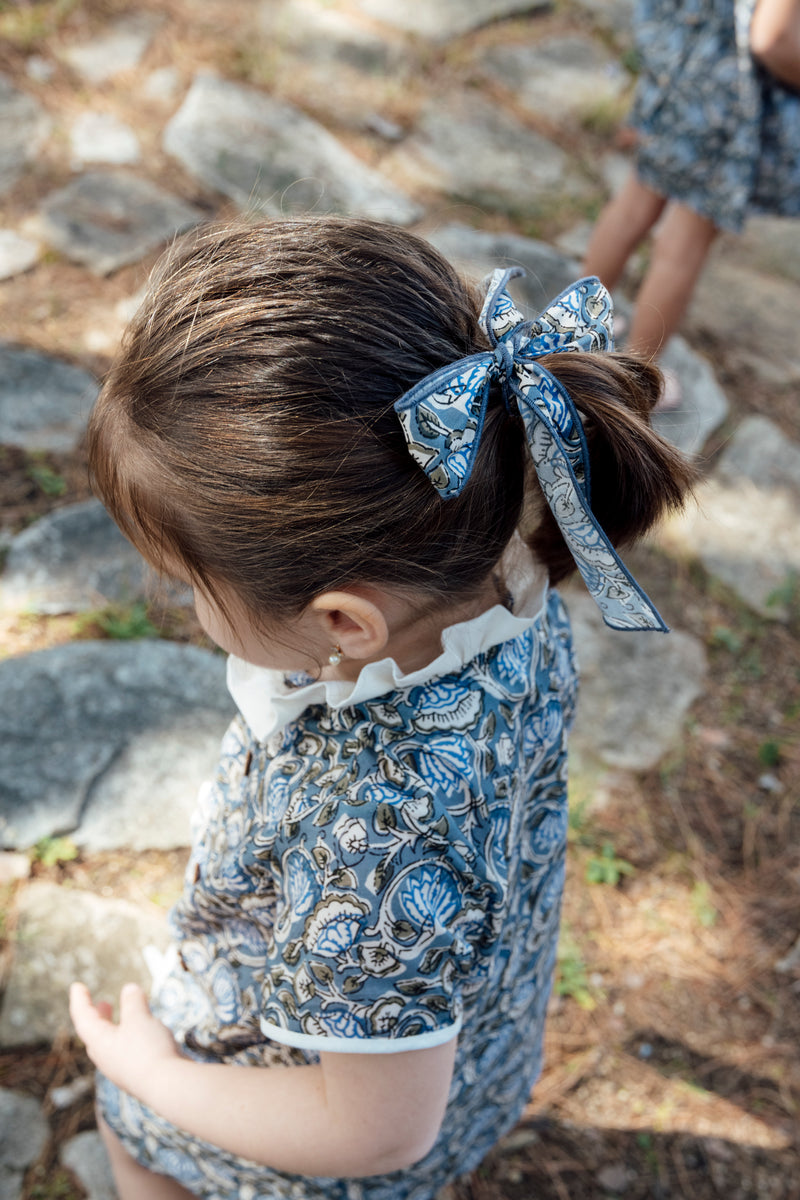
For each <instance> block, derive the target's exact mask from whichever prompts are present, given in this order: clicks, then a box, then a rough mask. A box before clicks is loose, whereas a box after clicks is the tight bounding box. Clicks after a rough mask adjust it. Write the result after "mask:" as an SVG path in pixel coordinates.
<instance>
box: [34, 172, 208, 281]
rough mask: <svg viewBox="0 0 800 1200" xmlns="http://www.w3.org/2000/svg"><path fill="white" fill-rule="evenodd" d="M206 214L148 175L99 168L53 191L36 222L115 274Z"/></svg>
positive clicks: (64, 247)
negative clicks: (151, 179)
mask: <svg viewBox="0 0 800 1200" xmlns="http://www.w3.org/2000/svg"><path fill="white" fill-rule="evenodd" d="M202 216H203V214H202V213H201V212H200V210H199V209H197V208H195V207H194V206H193V205H190V204H186V203H185V201H183V200H178V199H177V198H176V197H175V196H171V195H169V193H168V192H165V191H163V190H162V189H161V188H159V187H156V186H155V184H153V183H150V182H148V180H146V179H139V178H137V177H136V176H135V175H129V174H126V173H122V172H117V171H99V170H98V171H90V172H87V173H86V174H85V175H81V176H79V177H78V178H77V179H75V180H73V181H72V183H68V184H67V186H66V187H64V188H61V189H60V190H59V191H57V192H53V193H52V194H51V195H50V196H48V197H47V199H46V200H45V202H44V204H43V205H42V208H41V210H40V212H39V214H38V216H37V217H36V218H34V219H32V221H31V223H30V224H31V227H32V228H33V229H34V230H35V231H36V232H37V233H39V234H40V235H41V237H42V238H43V239H44V240H45V241H47V242H49V244H50V245H51V246H53V247H54V248H55V249H56V250H60V251H61V253H62V254H64V255H66V257H67V258H69V259H71V260H72V261H73V262H77V263H81V264H82V265H83V266H86V267H88V268H89V270H90V271H93V272H94V274H96V275H109V274H110V273H111V272H112V271H116V270H118V269H119V268H120V267H124V266H127V264H128V263H134V262H138V261H139V260H140V259H142V258H144V256H145V255H146V254H148V253H149V252H150V251H151V250H155V248H156V247H157V246H159V245H161V243H162V242H166V241H168V240H169V238H171V237H172V236H173V235H174V234H176V233H180V232H181V231H182V230H185V229H189V228H190V227H191V226H192V225H196V224H197V223H198V222H199V221H200V220H201V219H202Z"/></svg>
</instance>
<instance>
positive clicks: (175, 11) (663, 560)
mask: <svg viewBox="0 0 800 1200" xmlns="http://www.w3.org/2000/svg"><path fill="white" fill-rule="evenodd" d="M206 2H207V7H206V10H205V20H204V23H203V28H202V29H200V30H195V27H194V24H193V21H192V11H193V9H192V4H191V3H189V0H186V2H185V3H183V4H181V3H180V2H179V0H170V2H169V3H166V4H165V5H164V6H163V7H165V8H167V9H168V10H169V11H170V13H171V16H172V20H173V32H174V38H173V41H172V48H173V53H174V55H175V57H176V60H177V61H179V62H180V61H185V60H186V59H188V58H191V60H192V62H193V63H194V64H195V65H200V64H201V63H206V64H208V65H214V66H216V67H218V69H220V70H222V71H223V72H224V73H226V74H228V75H229V76H231V77H233V76H234V75H235V76H237V77H246V78H248V77H249V78H252V77H253V73H254V71H255V67H254V65H253V64H252V62H250V61H249V59H248V53H247V47H246V45H245V44H241V45H238V44H237V43H236V39H235V37H232V36H229V37H227V38H226V39H224V40H223V41H222V42H220V40H219V39H216V38H215V37H214V36H213V22H214V19H215V14H216V19H218V20H219V21H220V27H221V28H229V26H228V24H227V17H226V12H229V9H226V6H225V5H221V4H219V3H216V2H215V0H206ZM124 7H126V6H124V5H122V4H120V3H114V2H112V0H103V2H99V0H98V2H95V3H86V4H83V5H80V6H76V5H75V4H70V3H64V2H63V0H58V2H56V0H51V2H49V3H36V4H34V3H28V4H26V3H16V4H13V5H8V4H5V5H3V4H0V34H3V35H4V36H5V37H6V38H7V40H6V42H5V43H4V45H3V47H2V48H0V69H2V70H5V71H7V72H8V74H9V75H11V77H12V78H14V79H16V80H18V81H19V82H20V84H22V85H24V79H25V74H24V63H25V59H26V57H27V55H28V54H30V53H32V52H35V51H36V48H37V44H38V43H39V41H41V39H42V38H48V37H53V36H56V34H57V33H58V31H59V22H65V21H66V22H68V21H70V20H72V21H73V22H74V23H75V22H77V25H79V26H80V27H82V28H83V27H85V29H87V30H92V29H94V28H96V27H98V26H99V24H100V23H101V22H102V20H103V19H104V17H106V16H107V15H109V14H112V13H118V12H120V11H121V9H122V8H124ZM3 22H5V25H3ZM76 28H77V26H76ZM438 65H439V67H440V68H441V69H442V70H446V68H447V61H446V56H445V57H444V58H443V59H442V61H441V62H440V63H439V64H438ZM255 81H256V82H262V83H263V82H264V80H258V79H256V80H255ZM52 86H53V88H54V89H55V96H56V102H58V100H59V97H60V98H61V99H63V103H64V105H67V106H69V105H75V104H76V103H77V99H76V95H75V89H74V84H73V82H72V81H71V80H70V79H69V77H68V76H67V74H66V73H58V72H57V74H56V76H55V77H54V80H53V84H52ZM59 89H60V92H59ZM405 102H406V101H403V100H402V99H401V98H398V102H397V108H398V111H397V112H396V114H395V116H396V117H397V119H398V120H400V121H401V122H402V118H403V112H402V107H403V103H405ZM128 103H131V101H130V100H128ZM109 105H110V107H111V108H112V109H113V111H115V112H119V113H121V114H122V115H124V108H125V93H124V90H122V89H118V90H114V89H113V88H112V89H111V91H110V93H109ZM147 116H148V114H147V111H146V108H145V110H144V117H145V124H146V118H147ZM161 116H162V114H159V113H153V116H152V138H151V141H152V152H153V154H154V155H155V157H156V160H157V162H158V163H159V167H158V170H157V171H156V172H155V177H156V178H157V179H159V180H160V181H162V182H165V183H167V184H168V185H169V186H170V187H171V189H172V190H173V191H178V192H180V188H181V187H182V186H183V187H184V188H185V183H182V180H181V179H179V178H178V177H177V175H175V176H174V177H173V174H172V171H171V168H170V166H169V163H168V162H167V161H166V160H163V159H162V158H160V157H159V153H160V152H159V150H158V143H157V134H158V130H159V128H160V125H161ZM141 125H142V113H141V112H140V113H139V118H138V121H137V126H139V127H141ZM583 136H584V137H585V138H586V145H585V146H584V147H583V149H584V151H585V152H586V153H591V150H592V144H591V138H592V136H593V134H592V132H591V131H584V134H583ZM354 148H356V149H358V147H357V146H355V145H354ZM63 178H66V173H64V174H63V176H62V175H59V170H58V167H57V166H52V167H51V166H43V167H42V168H41V170H40V171H39V172H38V173H36V172H34V173H33V175H32V176H31V178H30V180H29V181H28V182H27V183H25V184H23V185H21V186H20V187H18V188H17V189H16V190H15V191H14V192H13V193H12V195H11V198H10V200H9V201H8V203H7V204H6V206H5V209H4V211H3V212H2V214H0V217H1V218H2V219H1V220H0V223H1V224H4V225H12V226H13V225H15V224H16V222H17V221H18V220H20V218H21V215H22V214H23V213H24V212H25V211H26V210H28V209H29V207H30V205H31V203H32V202H33V200H34V199H36V198H38V197H39V196H41V195H42V194H44V193H45V192H46V191H47V190H49V189H50V188H52V187H53V186H55V185H57V184H58V183H60V182H62V181H63ZM187 198H188V199H191V200H193V201H194V202H197V200H198V197H197V196H195V195H188V196H187ZM200 199H202V198H200ZM217 211H220V210H217ZM222 211H224V210H222ZM526 232H527V231H526ZM538 232H542V233H545V234H548V235H554V234H556V233H558V232H560V230H559V223H558V218H557V215H555V214H554V215H553V216H552V217H551V218H550V224H549V225H548V226H547V228H544V229H540V230H539V231H538ZM147 266H148V264H147V263H145V264H142V265H139V266H137V267H132V268H127V269H125V270H123V271H120V272H118V273H117V274H116V275H115V276H113V277H112V278H111V279H109V280H105V281H103V282H102V285H101V284H100V283H96V282H95V281H92V280H90V279H89V278H88V277H87V275H86V273H85V272H84V271H82V270H79V269H78V268H75V267H73V266H71V265H70V264H68V263H66V262H64V261H62V260H60V259H58V258H57V257H56V256H54V257H53V259H52V261H47V262H45V264H44V265H43V266H42V267H40V268H38V269H37V270H36V271H35V272H32V273H30V274H29V275H27V276H23V277H19V278H17V279H15V280H13V281H11V282H9V283H5V284H2V285H0V300H3V301H5V309H6V313H5V316H4V325H5V330H4V332H5V333H6V335H7V336H11V337H13V338H16V339H18V340H19V341H21V342H24V343H26V344H29V345H36V346H39V347H41V348H42V349H46V350H48V351H49V352H53V353H58V354H60V355H62V356H64V357H67V358H72V359H73V360H74V361H76V362H79V363H80V364H81V365H83V366H85V367H88V368H90V369H93V370H94V371H96V372H97V373H98V374H102V372H103V371H104V370H105V368H106V367H107V365H108V357H107V353H106V351H105V350H104V349H103V343H102V338H100V339H99V340H97V341H96V342H95V343H94V344H95V345H96V346H97V347H98V348H97V349H96V350H92V349H91V346H90V347H89V348H88V349H87V340H86V337H85V332H86V329H87V326H88V325H90V324H92V322H94V323H95V324H96V327H97V330H98V331H100V332H102V330H103V329H104V320H105V314H107V313H108V312H110V311H112V310H113V306H114V304H115V303H116V301H117V300H123V299H125V298H127V297H128V296H130V294H131V293H132V292H134V291H135V290H136V289H137V288H138V287H139V286H140V285H141V281H142V279H143V276H144V269H145V268H146V267H147ZM12 296H13V304H12ZM684 332H685V334H686V336H687V337H688V339H689V340H690V341H691V342H693V344H694V345H695V346H696V348H698V349H700V350H702V351H703V352H705V353H707V354H708V355H709V356H710V357H711V359H712V361H713V362H714V365H715V368H716V369H717V372H718V376H719V378H720V381H721V383H722V384H723V386H724V387H725V389H726V391H727V394H728V396H729V399H730V401H731V408H732V411H731V416H730V419H729V421H728V423H727V424H726V426H725V427H724V428H723V429H722V430H721V431H719V433H718V435H717V436H716V439H715V442H714V444H713V445H711V446H710V447H709V448H708V453H709V458H711V457H713V454H714V452H715V450H717V449H718V448H719V446H720V445H722V444H723V442H724V440H725V438H726V436H727V435H728V433H729V432H730V430H731V429H733V428H735V426H736V424H737V423H738V422H739V421H740V420H741V419H742V418H743V417H744V416H746V415H747V414H749V413H752V412H756V411H758V412H764V413H767V414H768V415H769V416H770V417H771V418H772V419H773V420H776V421H777V422H778V423H779V424H780V425H781V427H782V428H783V429H784V431H785V432H786V434H787V435H788V436H791V437H792V438H794V439H795V440H800V411H798V408H797V405H796V401H795V400H794V397H793V396H791V395H790V394H789V393H787V391H786V390H785V389H783V390H781V389H777V388H770V387H769V386H768V385H766V384H764V383H763V382H758V381H756V380H755V379H754V378H752V377H748V376H747V375H745V374H743V373H742V372H741V371H738V372H736V373H734V372H732V371H730V370H729V369H727V368H726V355H725V347H724V345H722V344H716V343H713V342H709V341H708V340H707V339H706V341H705V342H704V343H702V344H701V343H700V342H699V340H698V338H697V336H696V335H695V333H694V331H693V330H692V329H691V328H687V329H686V330H685V331H684ZM0 468H2V469H1V470H0V527H2V528H6V529H11V530H18V529H20V528H22V527H23V526H24V525H25V524H26V523H27V522H28V521H30V520H31V519H33V518H34V517H36V516H39V515H41V514H42V513H43V512H45V511H47V510H48V509H50V508H52V507H54V506H56V505H61V504H65V503H68V502H71V501H73V500H76V499H79V498H83V497H85V496H86V495H87V494H88V483H87V479H86V470H85V454H84V450H83V449H82V448H78V449H77V450H76V452H75V453H74V454H68V455H52V454H47V455H39V456H31V455H26V454H24V453H23V452H21V451H18V450H14V449H10V448H0ZM628 561H629V563H630V565H631V566H632V568H633V570H634V572H635V574H636V576H637V578H638V579H639V580H640V581H641V582H642V584H643V586H644V587H645V589H646V590H647V592H648V593H649V594H650V595H652V596H653V597H656V598H657V601H658V604H659V608H660V609H661V611H662V612H663V613H664V615H665V617H666V619H667V620H668V621H669V622H670V623H671V624H674V625H675V626H676V627H678V628H680V629H683V630H685V631H687V632H689V633H691V634H693V635H694V636H696V637H697V638H699V639H700V640H701V641H702V642H703V644H704V645H705V647H706V648H707V653H708V657H709V664H710V671H709V682H708V687H707V690H706V694H705V695H704V696H703V698H702V699H701V700H700V701H698V702H697V704H696V705H695V706H694V708H693V710H692V713H691V715H690V719H689V722H688V724H687V728H686V733H685V737H684V739H683V741H682V742H681V744H680V745H679V746H678V747H677V748H676V750H675V751H674V753H673V754H672V755H671V756H670V758H669V759H668V760H666V761H664V762H662V763H661V764H660V766H659V768H658V769H657V770H654V771H652V772H649V773H646V774H639V775H629V774H622V773H620V774H618V775H616V776H612V777H610V778H607V779H604V780H602V781H601V782H600V783H599V784H598V785H597V786H593V785H592V781H591V780H590V779H586V778H585V777H579V778H578V780H577V782H576V786H575V790H574V794H573V796H572V812H573V816H572V828H571V836H572V840H571V853H570V868H569V880H568V887H567V893H566V897H565V908H564V936H563V939H562V950H561V959H560V967H559V977H558V983H557V995H556V996H555V998H554V1001H553V1004H552V1011H551V1015H550V1022H549V1028H548V1035H547V1065H546V1068H545V1072H544V1075H543V1077H542V1080H541V1082H540V1084H539V1086H538V1088H537V1089H536V1091H535V1093H534V1096H533V1099H532V1102H531V1105H530V1107H529V1110H528V1111H527V1113H526V1114H525V1117H524V1119H523V1121H522V1123H521V1124H520V1125H519V1126H518V1128H517V1129H516V1130H515V1131H514V1133H513V1134H512V1135H511V1137H510V1138H509V1139H507V1141H506V1142H505V1143H504V1144H503V1145H502V1146H501V1147H500V1148H499V1149H498V1151H497V1152H495V1154H494V1155H493V1156H491V1158H490V1159H489V1160H487V1162H486V1163H485V1164H484V1165H483V1166H482V1167H481V1168H480V1169H479V1170H478V1171H477V1172H476V1173H475V1174H474V1175H473V1177H472V1178H471V1179H470V1180H469V1181H467V1182H465V1183H463V1184H461V1185H459V1186H458V1187H456V1188H454V1189H452V1197H451V1200H531V1198H532V1197H538V1198H542V1200H545V1198H546V1200H550V1198H551V1197H552V1198H557V1200H566V1198H568V1197H569V1198H571V1200H588V1198H589V1197H600V1196H608V1195H623V1194H624V1196H625V1197H626V1198H630V1200H638V1198H639V1197H642V1198H644V1197H663V1198H665V1200H666V1198H667V1197H692V1198H694V1200H711V1198H712V1197H721V1196H722V1197H726V1200H737V1198H741V1200H761V1198H762V1197H763V1198H765V1200H790V1198H792V1197H800V1136H799V1135H798V1105H799V1104H800V1050H798V1046H800V1003H798V999H799V997H798V992H800V970H798V967H797V966H795V967H794V968H793V967H792V960H791V959H790V960H789V962H785V961H784V962H783V964H782V965H783V967H784V969H782V970H781V969H776V964H780V963H781V962H782V960H786V959H787V956H789V955H790V952H791V950H792V948H793V946H794V945H795V943H796V942H797V938H798V934H799V933H800V886H798V885H800V838H799V837H798V833H799V832H800V805H799V804H798V800H799V799H800V796H799V794H798V780H800V720H798V715H800V639H799V638H798V633H800V611H798V606H797V604H795V613H794V620H793V622H790V623H789V624H788V625H780V624H778V623H776V622H772V621H766V620H764V619H762V618H760V617H756V616H754V615H753V614H752V613H750V612H749V611H748V610H747V609H746V608H744V607H743V606H742V605H741V604H740V603H739V602H738V601H737V600H736V599H735V598H734V597H733V596H732V595H731V593H729V592H727V591H726V590H725V589H723V588H722V587H721V586H720V585H719V584H717V583H715V582H713V581H711V580H709V578H708V577H707V576H706V575H705V574H704V572H703V571H702V570H701V569H700V568H699V567H697V566H696V565H695V564H693V563H681V562H676V561H675V560H674V559H669V558H667V557H665V556H664V555H663V554H662V553H661V551H660V550H659V549H658V548H657V547H656V546H655V545H652V546H647V547H644V548H642V549H640V550H638V551H637V552H636V553H635V554H634V555H630V556H628ZM796 600H797V597H796V596H795V601H796ZM152 617H153V620H154V621H156V622H157V623H158V622H159V620H160V619H161V618H162V617H165V619H166V621H167V628H168V632H169V634H170V636H174V637H181V638H187V639H191V640H200V639H201V636H202V635H200V633H199V631H198V629H197V627H196V626H195V625H194V623H193V622H192V621H191V620H188V619H186V618H180V617H177V616H176V615H175V614H170V613H167V614H158V613H154V614H152ZM0 621H1V623H0V636H1V637H2V644H3V653H4V654H7V655H15V654H22V653H26V652H28V651H30V650H33V649H36V648H40V647H44V646H48V645H52V644H55V643H56V642H59V641H64V640H69V639H73V638H75V637H88V636H99V635H102V633H103V632H104V627H105V628H107V622H104V620H103V617H102V615H101V616H98V617H96V618H89V619H86V618H82V619H80V620H78V619H76V618H72V617H66V618H65V617H62V618H34V617H17V618H9V617H6V618H0ZM181 868H182V855H181V854H179V853H173V854H158V853H151V854H141V855H137V856H135V857H134V858H131V857H129V856H126V855H121V854H113V855H97V856H94V857H93V858H83V857H81V856H79V857H78V858H76V859H74V860H72V861H67V862H61V863H55V864H51V865H48V864H46V863H45V862H43V861H41V860H37V861H35V862H34V864H33V867H32V871H33V874H34V875H35V876H38V877H47V878H51V879H54V880H57V881H59V882H61V883H63V884H64V885H69V884H70V883H73V884H74V885H76V886H80V887H85V888H92V889H96V890H97V891H99V892H100V893H101V894H103V895H114V896H134V897H135V898H137V899H141V898H147V899H149V900H151V901H154V902H156V903H158V904H160V905H165V904H166V903H168V901H169V899H170V897H171V896H172V895H173V894H174V892H175V890H176V888H177V886H178V881H179V878H180V874H181ZM590 879H591V880H594V882H589V880H590ZM5 899H6V901H7V903H6V906H5V907H6V908H7V911H8V912H13V888H7V889H6V896H5ZM5 935H6V938H7V939H11V938H12V937H13V925H9V926H8V927H7V928H6V930H5ZM797 957H800V956H797ZM88 1069H89V1066H88V1063H87V1061H86V1059H85V1057H84V1056H83V1053H82V1050H81V1048H80V1047H79V1046H78V1045H77V1044H76V1043H74V1042H70V1041H64V1042H62V1043H59V1044H58V1045H56V1046H54V1047H46V1048H40V1047H28V1048H25V1049H23V1050H22V1051H13V1052H11V1051H2V1052H0V1085H2V1086H5V1087H12V1088H17V1089H19V1090H21V1091H24V1092H28V1093H30V1094H32V1095H34V1096H37V1097H39V1098H41V1099H44V1098H45V1097H47V1096H48V1094H49V1093H50V1091H51V1089H52V1088H53V1087H54V1086H56V1085H58V1084H61V1083H64V1082H66V1081H69V1080H71V1079H73V1078H75V1077H76V1076H79V1075H81V1074H84V1073H86V1072H87V1071H88ZM45 1111H46V1113H47V1115H48V1117H49V1119H50V1121H51V1124H52V1127H53V1130H54V1135H55V1136H54V1141H53V1144H52V1145H51V1147H49V1149H48V1151H47V1152H46V1155H45V1156H44V1158H43V1159H42V1160H41V1161H40V1163H39V1164H37V1166H35V1167H34V1168H32V1170H31V1171H30V1173H29V1176H28V1179H27V1181H26V1191H25V1196H26V1198H29V1200H44V1198H45V1197H62V1198H63V1200H72V1198H73V1197H78V1196H80V1195H81V1191H80V1188H79V1187H78V1185H77V1184H76V1183H75V1182H74V1180H72V1179H71V1178H70V1176H69V1174H68V1173H67V1172H66V1171H64V1170H63V1169H62V1168H60V1167H59V1165H58V1159H57V1151H58V1146H59V1144H60V1143H61V1142H62V1141H63V1140H64V1139H65V1138H67V1137H69V1136H71V1135H72V1134H74V1133H75V1132H77V1131H79V1130H81V1129H85V1128H89V1127H91V1126H92V1125H93V1115H92V1110H91V1102H90V1100H89V1099H88V1098H87V1099H85V1100H83V1101H80V1102H79V1103H77V1104H75V1105H73V1106H72V1107H71V1108H69V1109H67V1110H66V1111H61V1110H57V1109H56V1108H55V1107H54V1106H53V1104H52V1103H51V1102H50V1101H47V1103H46V1109H45Z"/></svg>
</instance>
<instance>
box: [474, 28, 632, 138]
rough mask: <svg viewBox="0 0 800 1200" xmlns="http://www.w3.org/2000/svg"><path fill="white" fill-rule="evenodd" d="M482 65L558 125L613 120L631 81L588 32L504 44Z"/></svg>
mask: <svg viewBox="0 0 800 1200" xmlns="http://www.w3.org/2000/svg"><path fill="white" fill-rule="evenodd" d="M478 62H479V64H480V66H481V68H482V69H483V70H484V71H486V72H487V73H488V74H489V75H490V76H491V77H492V78H494V79H495V80H496V82H497V83H500V84H501V85H502V86H503V87H504V88H508V89H510V90H511V91H513V93H514V96H515V98H516V99H517V100H518V102H519V103H520V104H522V105H523V106H524V107H525V108H528V109H530V110H531V111H532V112H533V113H535V114H537V115H539V116H546V117H547V119H548V120H554V121H562V120H565V119H566V120H582V119H586V120H589V119H591V118H592V117H598V116H599V117H603V119H607V116H606V114H607V113H608V112H609V111H611V112H615V111H616V110H617V109H618V108H619V107H620V101H621V100H622V98H623V96H624V94H625V91H626V90H627V87H628V83H629V79H630V77H629V75H628V73H627V71H625V70H624V69H623V68H622V67H621V66H620V65H619V62H618V60H617V59H616V58H613V57H612V56H611V55H610V54H608V53H607V52H606V51H605V50H604V49H603V48H602V46H601V45H600V44H599V43H598V42H597V40H596V39H594V38H591V37H587V36H585V35H583V34H567V35H557V36H553V37H547V38H543V39H542V40H541V41H538V42H519V41H514V42H511V43H507V44H505V45H504V44H502V43H501V44H499V45H496V46H491V47H489V49H488V50H486V51H484V53H483V54H482V55H481V56H480V58H479V59H478Z"/></svg>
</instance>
